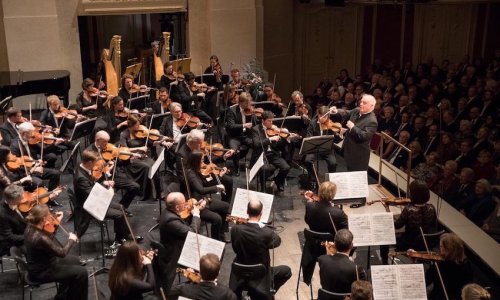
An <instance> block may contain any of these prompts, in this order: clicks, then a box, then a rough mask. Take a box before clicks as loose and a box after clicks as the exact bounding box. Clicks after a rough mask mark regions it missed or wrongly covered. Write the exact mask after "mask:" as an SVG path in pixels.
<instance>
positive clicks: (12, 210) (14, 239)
mask: <svg viewBox="0 0 500 300" xmlns="http://www.w3.org/2000/svg"><path fill="white" fill-rule="evenodd" d="M23 193H24V190H23V188H22V187H21V186H19V185H15V184H11V185H9V186H7V187H6V188H5V190H4V192H3V198H4V201H2V203H1V204H0V253H1V254H2V255H3V254H5V253H9V249H10V247H12V246H16V247H21V246H23V244H24V230H25V229H26V221H25V220H24V217H23V216H22V215H21V212H20V211H19V210H18V208H17V205H18V204H19V203H21V201H22V200H23Z"/></svg>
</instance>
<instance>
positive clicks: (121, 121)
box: [105, 96, 129, 143]
mask: <svg viewBox="0 0 500 300" xmlns="http://www.w3.org/2000/svg"><path fill="white" fill-rule="evenodd" d="M124 103H125V102H124V100H123V99H122V98H121V97H120V96H116V97H114V98H112V99H111V107H110V108H109V110H108V111H107V113H106V116H105V120H106V123H107V124H108V127H107V131H108V132H109V135H110V136H111V143H115V142H118V140H119V139H120V133H121V132H122V131H123V130H125V129H126V128H127V125H128V123H127V118H128V117H129V114H128V113H127V111H126V110H125V104H124Z"/></svg>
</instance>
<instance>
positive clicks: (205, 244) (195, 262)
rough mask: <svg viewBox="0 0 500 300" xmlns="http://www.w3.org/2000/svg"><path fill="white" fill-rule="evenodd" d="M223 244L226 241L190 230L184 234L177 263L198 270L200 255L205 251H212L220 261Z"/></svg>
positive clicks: (205, 252)
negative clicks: (184, 238) (184, 237)
mask: <svg viewBox="0 0 500 300" xmlns="http://www.w3.org/2000/svg"><path fill="white" fill-rule="evenodd" d="M225 246H226V243H224V242H221V241H218V240H214V239H211V238H209V237H206V236H204V235H200V234H196V233H194V232H192V231H190V232H188V234H187V236H186V240H185V241H184V246H183V247H182V251H181V256H180V257H179V260H178V261H177V263H178V264H179V265H182V266H184V267H188V268H192V269H193V270H196V271H199V270H200V257H202V256H203V255H205V254H207V253H213V254H215V255H217V256H218V257H219V260H221V261H222V254H223V252H224V247H225Z"/></svg>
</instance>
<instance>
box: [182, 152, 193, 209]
mask: <svg viewBox="0 0 500 300" xmlns="http://www.w3.org/2000/svg"><path fill="white" fill-rule="evenodd" d="M181 166H182V174H183V175H184V180H185V181H186V190H187V192H188V198H189V199H191V188H190V187H189V182H188V180H187V176H186V168H185V167H184V158H182V157H181Z"/></svg>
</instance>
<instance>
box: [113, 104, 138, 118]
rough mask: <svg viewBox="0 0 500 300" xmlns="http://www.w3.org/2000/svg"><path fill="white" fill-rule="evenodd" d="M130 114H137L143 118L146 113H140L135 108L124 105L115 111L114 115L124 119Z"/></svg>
mask: <svg viewBox="0 0 500 300" xmlns="http://www.w3.org/2000/svg"><path fill="white" fill-rule="evenodd" d="M130 115H138V116H139V117H140V118H144V117H145V116H146V113H141V112H139V111H138V110H137V109H128V108H126V107H125V108H124V109H123V110H122V111H119V112H116V113H115V116H117V117H120V118H125V119H126V118H128V117H129V116H130Z"/></svg>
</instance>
